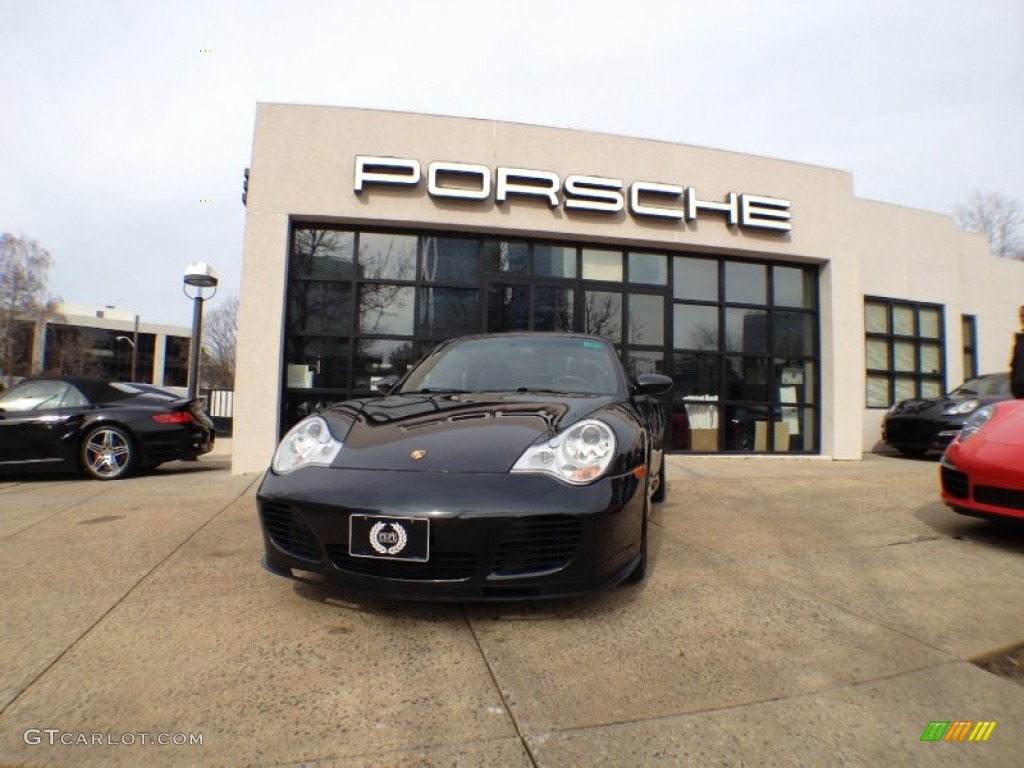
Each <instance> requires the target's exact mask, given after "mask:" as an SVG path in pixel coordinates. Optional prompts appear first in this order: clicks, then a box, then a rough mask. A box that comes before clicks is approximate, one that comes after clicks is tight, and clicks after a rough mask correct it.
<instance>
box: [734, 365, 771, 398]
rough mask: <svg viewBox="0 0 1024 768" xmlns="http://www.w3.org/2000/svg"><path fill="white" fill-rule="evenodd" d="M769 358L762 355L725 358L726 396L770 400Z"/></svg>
mask: <svg viewBox="0 0 1024 768" xmlns="http://www.w3.org/2000/svg"><path fill="white" fill-rule="evenodd" d="M768 374H769V365H768V360H766V359H764V358H760V357H734V356H732V355H729V356H727V357H726V358H725V397H726V399H728V400H768V399H769V398H771V393H770V392H769V381H768V379H769V376H768Z"/></svg>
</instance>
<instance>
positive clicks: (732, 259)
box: [233, 104, 1024, 472]
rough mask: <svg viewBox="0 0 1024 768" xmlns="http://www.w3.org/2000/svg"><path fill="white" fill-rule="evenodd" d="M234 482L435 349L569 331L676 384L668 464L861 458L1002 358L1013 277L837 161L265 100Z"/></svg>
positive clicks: (1016, 301)
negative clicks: (303, 429)
mask: <svg viewBox="0 0 1024 768" xmlns="http://www.w3.org/2000/svg"><path fill="white" fill-rule="evenodd" d="M245 200H246V228H245V249H244V267H243V275H242V295H241V306H240V310H239V329H238V351H237V361H238V362H237V372H236V392H235V435H234V441H233V469H234V471H236V472H251V471H261V470H263V469H264V468H266V466H267V464H268V463H269V460H270V457H271V455H272V453H273V450H274V447H275V445H276V443H277V440H278V439H279V438H280V437H281V436H282V434H283V433H284V431H286V430H287V429H288V428H289V427H290V426H291V425H292V424H294V423H295V422H296V421H297V420H298V419H300V418H301V417H302V416H303V415H305V414H308V413H311V412H314V411H315V410H316V409H317V408H320V407H323V406H324V405H325V404H329V403H332V402H337V401H340V400H343V399H346V398H349V397H361V396H367V395H371V394H373V392H374V390H373V387H374V385H375V384H376V382H377V381H379V380H380V378H382V377H384V376H387V375H389V374H393V373H399V374H400V373H402V372H404V371H405V370H406V369H407V367H408V366H409V365H410V364H412V363H413V362H415V360H416V359H418V358H419V357H420V356H421V355H422V354H424V353H425V352H426V351H427V350H429V349H430V348H431V347H432V346H433V345H434V344H436V343H437V342H439V341H442V340H444V339H447V338H450V337H453V336H458V335H463V334H469V333H480V332H494V331H498V332H500V331H518V330H524V331H525V330H536V331H574V332H582V333H592V334H596V335H598V336H602V337H604V338H606V339H609V340H610V341H612V342H613V343H614V344H615V345H616V347H617V349H618V350H619V351H620V353H621V355H622V358H623V361H624V362H625V363H626V365H627V368H628V369H629V370H630V371H631V372H632V373H634V374H638V373H643V372H649V371H654V372H661V373H665V374H667V375H669V376H671V377H672V378H673V380H674V381H675V388H674V391H673V393H672V396H671V402H670V403H667V405H668V406H669V408H670V409H671V412H672V419H671V426H670V429H671V434H670V435H669V436H668V447H669V450H670V451H671V452H677V453H688V452H695V453H721V454H730V455H748V454H785V455H807V456H824V457H831V458H834V459H858V458H860V456H861V455H862V453H863V452H865V451H871V450H874V449H875V448H877V447H878V445H879V441H880V425H881V422H882V418H883V415H884V413H885V410H886V409H887V408H888V407H889V406H890V405H891V404H892V403H893V402H895V401H896V400H899V399H903V398H906V397H929V396H933V395H938V394H941V393H942V392H945V391H948V390H949V389H951V388H952V387H953V386H955V385H956V384H958V383H960V382H961V381H963V380H964V379H965V378H968V377H970V376H972V375H974V374H976V373H986V372H992V371H1001V370H1005V369H1006V368H1007V361H1008V358H1009V352H1010V344H1011V340H1012V333H1013V331H1014V330H1015V328H1016V322H1017V307H1018V306H1019V305H1021V304H1022V303H1024V262H1013V261H1007V260H1001V259H998V258H995V257H992V256H990V255H989V253H988V248H987V242H986V239H985V238H984V237H983V236H981V235H977V234H972V233H967V232H963V231H959V230H958V229H957V228H956V227H955V226H954V224H953V221H952V220H951V219H950V218H949V217H948V216H946V215H942V214H937V213H930V212H926V211H919V210H913V209H908V208H904V207H901V206H898V205H891V204H887V203H880V202H875V201H871V200H863V199H860V198H857V197H855V196H854V194H853V177H852V175H851V174H850V173H849V172H846V171H841V170H834V169H830V168H821V167H816V166H810V165H804V164H801V163H794V162H789V161H786V160H777V159H770V158H764V157H756V156H752V155H744V154H739V153H736V152H728V151H723V150H717V149H705V148H699V147H691V146H685V145H677V144H669V143H665V142H660V141H650V140H644V139H636V138H628V137H620V136H609V135H606V134H598V133H587V132H583V131H577V130H567V129H560V128H546V127H540V126H533V125H520V124H513V123H501V122H495V121H489V120H475V119H465V118H453V117H439V116H434V115H420V114H409V113H398V112H382V111H373V110H362V109H349V108H340V107H319V106H295V105H282V104H261V105H259V106H258V108H257V113H256V125H255V133H254V140H253V152H252V162H251V168H250V170H249V171H248V172H247V189H246V196H245Z"/></svg>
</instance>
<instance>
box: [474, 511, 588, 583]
mask: <svg viewBox="0 0 1024 768" xmlns="http://www.w3.org/2000/svg"><path fill="white" fill-rule="evenodd" d="M580 530H581V529H580V522H579V520H577V519H576V518H575V517H570V516H568V515H547V516H543V517H530V518H524V519H522V520H516V521H515V522H514V523H512V524H511V525H509V527H508V528H507V529H506V531H505V534H504V536H502V538H501V543H500V544H499V545H498V552H497V555H495V558H494V575H495V576H528V575H529V574H531V573H544V572H547V571H555V570H558V569H559V568H564V567H565V566H567V565H568V564H569V563H570V562H571V561H572V559H573V557H575V555H576V549H577V547H578V546H579V543H580V535H581V533H580Z"/></svg>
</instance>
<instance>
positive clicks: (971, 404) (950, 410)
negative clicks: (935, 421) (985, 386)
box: [942, 397, 981, 416]
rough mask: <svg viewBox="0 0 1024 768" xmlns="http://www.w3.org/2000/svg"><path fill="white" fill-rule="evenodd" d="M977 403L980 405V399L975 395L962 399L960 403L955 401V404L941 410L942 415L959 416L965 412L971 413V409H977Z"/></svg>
mask: <svg viewBox="0 0 1024 768" xmlns="http://www.w3.org/2000/svg"><path fill="white" fill-rule="evenodd" d="M979 405H981V401H980V400H979V399H978V398H976V397H972V398H971V399H970V400H964V401H963V402H962V403H957V404H956V405H951V406H949V407H947V408H946V410H944V411H943V412H942V415H943V416H961V415H963V414H965V413H971V411H975V410H977V409H978V406H979Z"/></svg>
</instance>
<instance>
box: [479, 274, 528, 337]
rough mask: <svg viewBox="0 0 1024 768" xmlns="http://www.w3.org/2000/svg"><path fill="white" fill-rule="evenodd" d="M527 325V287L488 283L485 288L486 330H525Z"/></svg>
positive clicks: (497, 331)
mask: <svg viewBox="0 0 1024 768" xmlns="http://www.w3.org/2000/svg"><path fill="white" fill-rule="evenodd" d="M529 327H530V306H529V288H528V287H527V286H525V285H499V284H492V285H490V286H489V287H488V289H487V332H488V333H501V332H503V331H525V330H528V329H529Z"/></svg>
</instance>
